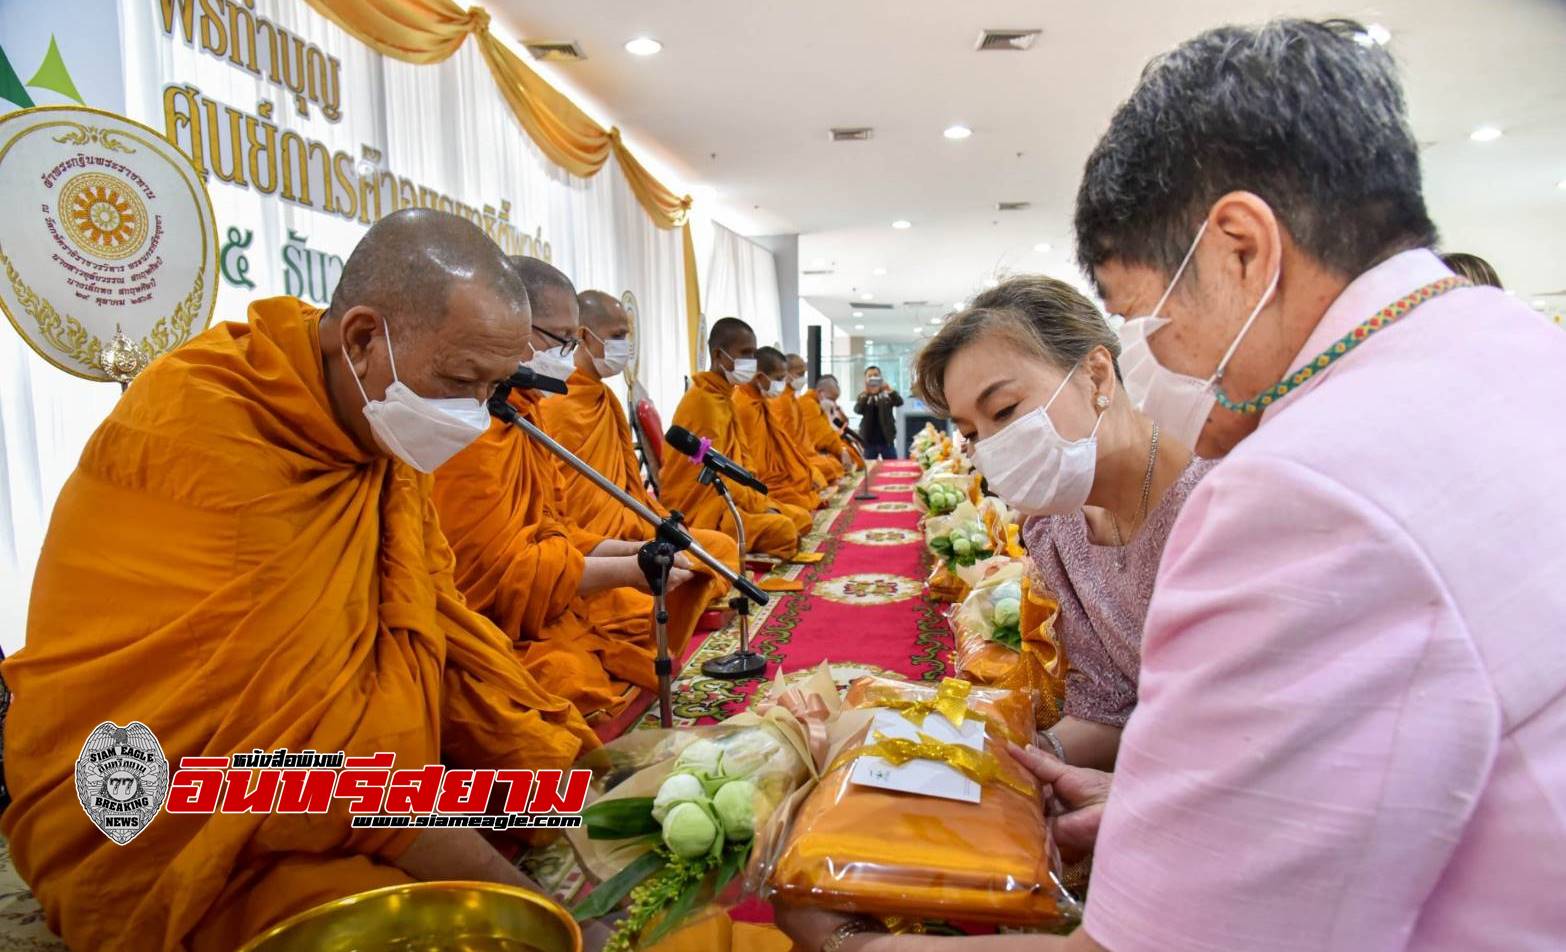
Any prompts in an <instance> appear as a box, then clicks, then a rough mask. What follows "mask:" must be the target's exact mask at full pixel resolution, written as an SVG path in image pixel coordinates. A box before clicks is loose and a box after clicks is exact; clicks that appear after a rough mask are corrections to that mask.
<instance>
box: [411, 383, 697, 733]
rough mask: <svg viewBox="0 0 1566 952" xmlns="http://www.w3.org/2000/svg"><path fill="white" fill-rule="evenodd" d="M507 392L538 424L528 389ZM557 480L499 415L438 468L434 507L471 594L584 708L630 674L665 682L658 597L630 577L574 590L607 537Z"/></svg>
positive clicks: (591, 710)
mask: <svg viewBox="0 0 1566 952" xmlns="http://www.w3.org/2000/svg"><path fill="white" fill-rule="evenodd" d="M511 403H512V405H513V406H515V407H516V408H517V409H518V410H519V411H520V412H521V413H522V415H523V416H525V417H526V418H527V419H528V420H529V421H530V422H532V423H533V424H535V425H541V420H540V417H539V410H538V404H539V400H538V398H537V397H536V396H534V395H533V394H532V393H531V392H529V391H516V392H513V393H512V395H511ZM560 484H561V476H560V470H559V464H558V461H557V460H556V459H555V457H554V456H552V455H550V453H549V451H548V450H547V449H545V448H544V447H543V446H542V445H540V444H538V443H536V442H534V441H532V440H530V439H528V438H527V437H526V436H525V435H523V433H522V431H521V430H518V429H517V428H516V427H514V426H511V425H509V424H505V423H501V422H500V421H499V420H496V421H493V422H492V423H491V424H490V427H489V430H488V432H486V433H485V434H484V435H483V436H481V437H479V438H478V440H477V441H476V442H474V444H473V445H472V446H469V447H468V448H467V449H465V450H463V451H462V452H460V453H458V454H457V455H456V456H453V457H452V458H451V460H450V461H449V462H447V463H446V464H445V465H444V466H442V467H441V468H440V469H438V470H436V471H435V493H434V498H435V508H436V510H437V511H438V512H439V513H440V526H441V530H442V531H443V532H445V533H446V537H447V538H448V539H450V540H451V548H452V551H453V552H455V553H456V556H457V573H456V575H457V587H458V588H460V589H461V590H462V594H463V595H464V596H466V597H467V600H468V604H469V605H470V606H472V607H473V609H474V610H475V611H479V612H482V613H484V615H486V616H487V617H488V618H489V619H490V620H491V621H493V622H494V623H495V624H496V625H499V626H500V630H501V631H503V632H505V633H506V634H507V635H510V636H511V637H512V638H513V639H515V643H516V650H517V652H518V654H519V655H521V657H522V661H523V665H524V666H525V667H526V668H527V670H528V671H529V672H530V673H531V674H532V675H533V677H534V678H536V679H537V680H538V682H539V683H540V684H542V685H544V687H546V688H548V689H549V690H551V691H554V692H555V693H557V694H559V695H560V696H562V697H565V698H568V699H569V700H570V701H571V703H572V704H574V705H576V707H577V709H578V710H579V711H581V712H582V713H583V714H599V713H610V712H613V711H615V710H616V709H618V708H620V707H622V706H624V704H625V703H626V702H627V701H629V700H630V696H631V691H632V687H633V686H635V687H643V688H648V689H649V690H656V689H657V687H658V679H657V676H656V675H655V673H654V671H653V658H654V657H655V655H656V645H655V644H654V638H653V626H652V600H651V597H650V596H647V595H645V594H643V593H641V592H638V591H636V590H634V589H623V588H612V589H606V590H604V591H601V592H596V593H594V594H592V595H589V596H586V597H583V596H580V595H578V594H577V587H578V586H579V585H580V584H581V581H582V569H583V565H584V563H585V561H586V555H587V553H588V552H590V551H592V550H593V549H594V548H595V547H597V546H598V544H599V543H601V542H603V540H604V537H603V536H602V535H600V534H598V533H595V532H588V531H587V530H585V529H583V528H581V527H579V526H577V525H576V524H574V523H572V522H570V521H568V520H567V519H565V518H563V516H562V505H563V504H562V502H561V485H560ZM681 647H684V646H683V645H682V646H681Z"/></svg>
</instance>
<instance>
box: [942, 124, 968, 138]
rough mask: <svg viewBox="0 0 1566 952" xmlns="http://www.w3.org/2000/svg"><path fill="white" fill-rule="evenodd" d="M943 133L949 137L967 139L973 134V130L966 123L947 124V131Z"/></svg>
mask: <svg viewBox="0 0 1566 952" xmlns="http://www.w3.org/2000/svg"><path fill="white" fill-rule="evenodd" d="M941 135H944V136H945V137H946V138H948V139H966V138H968V137H969V136H971V135H973V130H972V129H969V128H968V127H967V126H964V125H955V126H947V127H946V131H945V132H943V133H941Z"/></svg>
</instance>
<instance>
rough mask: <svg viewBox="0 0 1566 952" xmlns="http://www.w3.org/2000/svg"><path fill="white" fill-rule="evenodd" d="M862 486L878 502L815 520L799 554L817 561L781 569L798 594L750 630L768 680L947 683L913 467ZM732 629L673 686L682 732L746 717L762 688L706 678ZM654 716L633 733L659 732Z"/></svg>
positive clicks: (709, 643) (848, 491) (827, 510)
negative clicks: (814, 555)
mask: <svg viewBox="0 0 1566 952" xmlns="http://www.w3.org/2000/svg"><path fill="white" fill-rule="evenodd" d="M874 465H875V466H876V468H875V470H874V471H873V472H872V473H871V474H870V477H869V479H868V481H867V482H868V484H869V489H870V491H871V492H872V493H874V494H875V495H876V496H877V497H878V498H877V499H874V500H867V501H861V500H856V499H854V498H853V494H854V491H855V490H856V489H858V486H857V484H855V485H849V486H845V487H843V488H842V490H841V491H840V492H839V494H838V495H837V497H835V498H834V499H833V501H832V504H831V505H829V506H827V507H824V508H823V509H822V510H821V511H820V512H818V513H817V514H816V528H815V530H814V531H813V532H812V533H811V535H810V537H809V538H808V539H807V540H806V543H805V548H807V549H813V550H816V551H819V552H821V553H822V555H823V556H824V558H823V559H822V560H821V561H820V562H818V563H816V564H814V565H804V566H780V567H779V569H778V571H777V572H776V573H775V574H777V575H779V576H782V577H785V578H797V579H799V580H800V581H801V582H803V583H804V586H805V587H804V590H803V591H801V592H798V593H793V594H779V595H774V596H773V599H772V603H771V604H769V605H768V606H767V607H766V608H765V609H763V610H762V611H761V614H760V615H759V616H757V620H756V621H755V622H753V627H752V637H751V645H752V648H753V649H754V650H755V651H756V652H758V653H759V654H761V655H762V656H763V657H765V658H767V660H768V662H769V665H768V668H767V679H768V680H771V679H772V678H775V677H776V676H777V672H778V669H779V667H781V668H782V670H783V671H784V672H785V674H788V675H793V674H797V673H799V672H802V671H807V670H809V669H812V668H814V667H815V666H816V665H818V664H820V663H821V662H822V661H828V662H830V663H831V665H832V673H833V676H834V677H835V679H836V680H837V681H838V682H839V683H840V684H847V683H848V682H849V681H852V680H853V679H854V678H856V677H859V676H860V675H861V674H868V673H875V674H892V675H896V676H900V677H906V678H912V679H921V680H926V681H936V680H939V679H940V678H942V677H944V676H945V675H946V674H947V662H948V660H949V658H950V655H951V647H952V643H951V632H950V630H949V629H948V627H947V625H946V621H945V619H944V618H942V617H941V614H940V612H939V610H938V608H937V607H936V606H932V605H930V604H929V603H927V602H926V601H924V599H923V598H922V597H921V590H922V586H923V582H924V577H925V574H926V573H927V571H928V565H927V563H926V558H927V552H926V549H925V546H924V537H923V535H922V534H921V533H920V531H919V529H918V525H917V524H918V519H919V513H918V510H917V509H916V508H915V506H914V504H913V484H914V481H915V480H916V479H917V478H918V476H919V468H918V466H917V465H916V464H915V463H913V462H912V461H908V460H888V461H883V462H880V463H878V464H874ZM738 638H739V634H738V631H737V630H736V628H735V627H734V626H732V625H731V626H730V627H729V628H726V629H724V630H723V631H719V632H714V633H713V634H712V635H710V636H708V638H707V640H706V641H705V642H704V643H702V644H700V645H699V646H698V647H697V648H696V650H695V652H694V654H693V657H692V658H691V660H690V662H689V663H688V664H687V665H686V667H685V670H684V672H683V674H682V675H681V677H680V678H679V679H678V680H677V681H676V683H675V701H674V703H675V715H676V717H677V718H679V720H680V721H681V722H682V723H710V722H711V721H714V720H722V719H723V718H725V717H728V716H730V715H732V714H735V713H738V712H739V711H740V710H743V709H744V707H745V705H746V704H748V703H749V698H750V695H751V694H752V693H754V691H755V689H756V687H757V686H758V685H759V684H760V683H762V682H758V681H746V682H739V683H737V684H736V683H733V682H726V681H720V680H716V679H712V678H708V677H705V676H704V675H702V673H701V662H702V661H705V660H706V659H708V658H711V657H715V656H717V655H721V654H724V653H726V652H728V651H731V650H733V648H734V646H735V645H736V644H737V643H738ZM656 723H657V721H656V712H655V711H654V712H651V715H650V716H649V717H646V718H644V719H643V721H642V723H641V725H639V726H649V725H656Z"/></svg>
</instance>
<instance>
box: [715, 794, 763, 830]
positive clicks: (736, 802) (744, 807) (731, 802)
mask: <svg viewBox="0 0 1566 952" xmlns="http://www.w3.org/2000/svg"><path fill="white" fill-rule="evenodd" d="M712 807H713V809H714V810H716V811H718V820H719V821H720V822H722V824H723V835H724V836H725V837H727V838H729V839H731V840H748V839H750V838H751V837H752V836H754V835H755V834H756V785H755V784H753V783H751V782H750V781H749V780H731V781H729V782H728V783H726V784H724V785H723V786H722V787H719V788H718V793H717V795H716V796H714V797H713V798H712Z"/></svg>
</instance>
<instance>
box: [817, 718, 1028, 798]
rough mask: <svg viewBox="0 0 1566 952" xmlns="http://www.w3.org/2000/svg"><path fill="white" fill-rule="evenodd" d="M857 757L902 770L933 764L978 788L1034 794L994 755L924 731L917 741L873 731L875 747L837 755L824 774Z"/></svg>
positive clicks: (850, 750)
mask: <svg viewBox="0 0 1566 952" xmlns="http://www.w3.org/2000/svg"><path fill="white" fill-rule="evenodd" d="M860 757H880V758H881V759H882V760H884V761H886V762H887V763H889V764H891V765H892V766H894V767H901V766H902V765H903V764H906V763H908V762H909V761H910V760H934V761H938V762H940V763H943V764H945V765H946V766H948V767H950V768H952V769H953V770H955V771H957V772H958V773H960V774H962V775H963V776H964V777H967V778H968V779H969V780H972V781H973V782H974V783H976V784H978V785H979V786H981V787H983V786H987V785H989V784H990V783H991V782H994V781H999V782H1000V784H1001V786H1003V787H1005V788H1007V789H1008V790H1011V791H1013V792H1015V793H1020V794H1022V795H1023V796H1025V797H1031V796H1033V794H1034V791H1033V788H1031V787H1029V786H1028V785H1027V784H1025V783H1023V782H1022V781H1020V780H1018V779H1017V778H1016V777H1013V776H1011V775H1010V774H1008V773H1006V772H1005V771H1003V770H1002V769H1001V765H1000V761H999V760H996V759H995V755H993V754H991V753H990V752H989V751H984V750H974V749H973V748H972V747H964V746H963V745H961V744H948V743H946V742H945V741H940V740H936V739H935V738H934V737H931V736H930V735H929V734H926V733H924V732H923V731H920V732H919V739H918V740H909V739H908V738H906V737H888V736H886V735H885V734H883V733H881V732H880V731H876V732H875V743H873V744H861V745H860V746H858V747H852V748H849V749H848V750H845V751H843V752H842V753H841V754H838V755H837V759H836V760H834V761H832V766H831V767H829V768H827V773H831V772H832V771H834V770H836V769H838V768H839V767H844V766H847V765H848V764H849V763H851V762H852V761H855V760H857V759H859V758H860Z"/></svg>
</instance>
